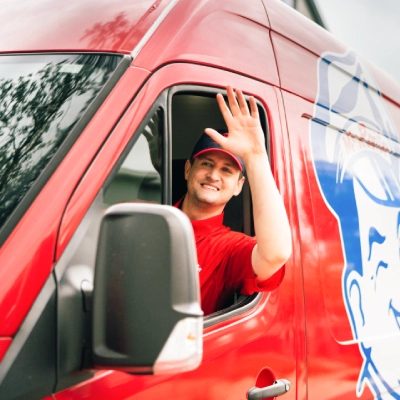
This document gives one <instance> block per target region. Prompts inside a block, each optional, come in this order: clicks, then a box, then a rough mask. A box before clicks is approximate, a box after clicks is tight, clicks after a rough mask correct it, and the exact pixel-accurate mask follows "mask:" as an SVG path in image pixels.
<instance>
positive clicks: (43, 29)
mask: <svg viewBox="0 0 400 400" xmlns="http://www.w3.org/2000/svg"><path fill="white" fill-rule="evenodd" d="M169 3H170V1H169V0H142V1H131V2H126V1H113V0H103V1H101V2H99V1H97V0H89V1H82V2H81V1H78V2H61V3H60V2H55V1H53V0H42V1H33V2H32V1H29V0H24V1H20V2H19V3H18V4H19V7H21V8H17V7H15V4H14V3H13V2H12V0H7V1H4V2H3V3H2V7H1V10H0V19H1V21H3V23H2V26H1V27H0V49H1V52H4V53H6V52H13V53H14V52H45V51H51V52H56V51H61V52H65V51H97V52H113V53H114V52H115V53H125V54H129V53H131V51H132V50H133V49H134V48H135V46H136V45H137V44H138V43H139V41H140V40H141V39H142V37H143V36H144V34H145V33H146V32H147V31H148V29H149V28H150V27H151V26H152V24H153V23H154V21H155V20H156V19H157V18H158V17H159V16H160V14H161V13H162V12H163V10H164V9H165V7H167V6H168V4H169ZM21 10H24V12H21ZM50 32H51V34H50Z"/></svg>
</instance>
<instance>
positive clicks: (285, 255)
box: [253, 245, 292, 281]
mask: <svg viewBox="0 0 400 400" xmlns="http://www.w3.org/2000/svg"><path fill="white" fill-rule="evenodd" d="M291 254H292V247H291V246H290V245H289V246H286V247H285V248H282V249H280V250H279V251H276V252H274V253H273V254H267V255H265V256H264V257H260V255H258V257H255V258H254V261H255V264H253V268H254V272H255V274H256V275H257V278H258V279H259V280H260V281H261V280H266V279H268V278H269V277H271V276H272V275H273V274H274V273H275V272H277V271H278V270H279V269H280V268H281V267H282V266H283V265H285V263H286V262H287V261H288V259H289V258H290V256H291Z"/></svg>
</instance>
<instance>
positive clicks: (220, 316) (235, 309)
mask: <svg viewBox="0 0 400 400" xmlns="http://www.w3.org/2000/svg"><path fill="white" fill-rule="evenodd" d="M185 92H186V93H188V94H189V93H193V94H199V95H201V94H205V95H206V97H215V96H216V95H217V94H218V93H221V94H222V95H223V96H224V98H225V99H227V92H226V90H225V89H223V88H218V87H212V86H205V85H196V84H183V85H176V86H172V87H170V88H169V89H168V101H167V113H168V114H167V120H168V135H167V142H166V143H168V150H169V155H170V158H169V160H168V163H167V164H166V165H167V168H168V172H170V171H172V142H173V137H172V132H173V131H172V122H173V121H172V97H173V96H174V95H176V94H179V93H185ZM244 97H245V99H246V100H248V98H249V96H248V95H246V94H245V95H244ZM254 98H255V100H256V104H257V107H258V111H259V114H260V120H261V126H262V128H263V131H264V135H265V145H266V149H267V154H268V157H269V159H271V153H270V150H271V146H270V140H271V139H270V137H271V134H270V129H269V125H268V114H267V111H266V109H265V107H264V106H263V104H262V102H261V101H260V100H259V99H257V97H254ZM168 179H169V180H168V187H169V188H171V191H170V192H169V197H168V200H169V202H168V203H167V204H171V197H172V173H169V176H168ZM246 182H247V180H246ZM249 194H250V191H249ZM243 201H244V202H245V201H248V202H249V204H247V206H248V207H250V212H249V217H250V220H249V221H246V217H245V216H244V221H243V223H244V231H245V233H246V234H254V223H253V212H252V207H251V204H252V203H251V194H250V196H249V198H248V199H246V197H244V198H243ZM246 231H247V232H246ZM262 296H263V293H261V292H258V293H254V294H253V295H251V296H239V297H238V298H237V299H235V303H234V304H232V305H231V306H229V307H227V308H224V309H222V310H218V311H216V312H214V313H212V314H210V315H207V316H206V317H204V328H208V327H210V326H213V325H216V324H218V323H220V322H224V321H227V320H230V319H232V318H234V317H237V316H240V315H242V314H245V313H247V312H248V311H249V310H251V309H253V308H254V307H255V306H256V305H257V304H258V303H259V302H260V301H261V299H262Z"/></svg>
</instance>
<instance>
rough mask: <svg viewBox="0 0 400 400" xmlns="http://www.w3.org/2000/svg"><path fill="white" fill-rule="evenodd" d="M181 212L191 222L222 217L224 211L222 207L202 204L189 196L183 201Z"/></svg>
mask: <svg viewBox="0 0 400 400" xmlns="http://www.w3.org/2000/svg"><path fill="white" fill-rule="evenodd" d="M181 210H182V211H183V212H184V213H185V214H186V215H187V216H188V218H189V219H190V220H191V221H198V220H202V219H207V218H211V217H215V216H217V215H220V214H221V213H222V212H223V211H224V207H223V206H221V205H218V206H214V205H211V204H207V203H200V202H198V201H196V200H194V199H191V198H190V197H189V196H188V195H187V194H186V196H185V197H184V199H183V202H182V206H181Z"/></svg>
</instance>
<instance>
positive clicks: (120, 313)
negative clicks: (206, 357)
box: [92, 203, 203, 374]
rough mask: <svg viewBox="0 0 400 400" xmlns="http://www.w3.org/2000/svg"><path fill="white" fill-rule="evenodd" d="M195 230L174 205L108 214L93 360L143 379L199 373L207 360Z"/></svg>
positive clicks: (130, 207)
mask: <svg viewBox="0 0 400 400" xmlns="http://www.w3.org/2000/svg"><path fill="white" fill-rule="evenodd" d="M199 295H200V290H199V282H198V273H197V256H196V247H195V242H194V235H193V230H192V225H191V223H190V221H189V219H188V218H187V217H186V215H184V214H183V213H182V212H181V211H179V210H177V209H176V208H174V207H171V206H161V205H155V204H143V203H132V204H131V203H125V204H118V205H115V206H112V207H110V208H109V209H108V210H107V211H106V213H105V215H104V216H103V220H102V224H101V228H100V236H99V241H98V250H97V258H96V270H95V280H94V293H93V344H92V346H93V349H92V350H93V363H94V365H95V366H96V367H99V368H107V369H110V368H111V369H117V370H122V371H126V372H131V373H139V374H146V373H149V374H160V373H177V372H183V371H188V370H192V369H195V368H197V366H198V365H199V364H200V362H201V357H202V335H203V312H202V310H201V308H200V302H199V298H200V296H199Z"/></svg>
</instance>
